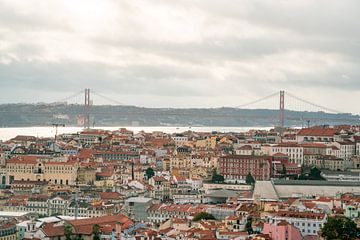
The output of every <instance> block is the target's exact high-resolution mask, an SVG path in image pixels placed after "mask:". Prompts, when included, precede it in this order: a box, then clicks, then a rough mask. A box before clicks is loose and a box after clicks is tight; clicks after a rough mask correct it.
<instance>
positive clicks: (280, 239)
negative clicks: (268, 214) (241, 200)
mask: <svg viewBox="0 0 360 240" xmlns="http://www.w3.org/2000/svg"><path fill="white" fill-rule="evenodd" d="M263 234H269V236H270V237H271V238H272V239H275V240H301V239H302V236H301V232H300V230H299V229H298V228H296V227H295V226H293V225H291V224H290V223H288V222H286V221H281V222H279V223H278V224H276V225H275V224H273V223H272V224H270V223H265V224H264V229H263Z"/></svg>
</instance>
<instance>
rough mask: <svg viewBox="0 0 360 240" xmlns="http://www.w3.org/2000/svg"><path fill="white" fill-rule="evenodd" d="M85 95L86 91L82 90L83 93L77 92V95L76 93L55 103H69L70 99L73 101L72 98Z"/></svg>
mask: <svg viewBox="0 0 360 240" xmlns="http://www.w3.org/2000/svg"><path fill="white" fill-rule="evenodd" d="M83 93H84V90H81V91H79V92H76V93H74V94H72V95H70V96H67V97H65V98H62V99H59V100H57V101H55V102H54V103H58V102H66V101H68V100H70V99H72V98H74V97H77V96H79V95H82V94H83Z"/></svg>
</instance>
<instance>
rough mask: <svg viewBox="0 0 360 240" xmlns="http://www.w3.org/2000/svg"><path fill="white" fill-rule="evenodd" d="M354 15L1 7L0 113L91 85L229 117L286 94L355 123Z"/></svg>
mask: <svg viewBox="0 0 360 240" xmlns="http://www.w3.org/2000/svg"><path fill="white" fill-rule="evenodd" d="M357 9H359V3H358V2H357V1H341V2H339V1H331V2H330V3H329V1H317V2H314V1H291V2H285V1H282V2H278V1H277V2H276V3H275V2H274V1H266V2H263V1H261V2H260V1H240V2H236V3H235V2H234V3H227V4H223V3H222V2H220V1H196V2H193V1H191V2H190V1H177V2H176V3H172V2H168V1H156V2H155V1H86V3H85V2H82V1H76V2H71V3H70V2H66V1H52V2H51V3H50V2H43V1H0V13H1V14H0V20H1V21H0V32H1V33H2V34H1V37H0V74H1V80H0V82H1V85H2V87H1V89H0V94H1V95H2V98H1V100H0V103H14V102H33V103H34V102H52V101H54V100H57V99H61V98H63V97H66V96H68V95H70V94H72V93H73V91H74V89H75V90H81V89H83V88H85V87H88V88H91V89H95V90H96V91H97V92H99V93H101V94H103V95H106V96H108V97H110V98H113V99H116V100H118V101H119V102H122V103H124V104H126V105H136V106H144V107H181V108H183V107H221V106H228V107H233V106H237V105H239V104H243V103H246V102H249V101H251V100H255V99H258V98H260V97H262V96H266V95H268V94H270V93H272V92H276V91H279V90H281V89H283V90H285V91H289V92H292V93H296V95H297V96H300V97H303V98H304V99H307V100H311V101H313V102H315V103H317V104H320V105H323V106H327V107H331V108H333V109H337V110H339V111H342V112H352V113H359V110H358V109H357V107H356V106H355V105H354V104H349V103H351V102H354V99H356V98H357V97H359V96H360V85H359V83H360V81H358V77H359V75H360V74H359V73H360V72H359V69H358V66H359V57H360V56H359V52H358V51H357V49H358V47H359V39H360V38H359V33H358V31H357V29H359V27H360V26H359V25H360V23H359V21H357V18H358V17H357ZM304 20H306V21H304ZM334 96H336V97H334ZM98 103H99V104H102V103H107V102H106V101H104V102H98ZM264 107H268V106H264Z"/></svg>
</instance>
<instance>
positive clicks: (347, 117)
mask: <svg viewBox="0 0 360 240" xmlns="http://www.w3.org/2000/svg"><path fill="white" fill-rule="evenodd" d="M90 95H91V96H90ZM79 96H83V97H84V102H83V115H82V117H83V126H84V128H89V127H90V125H91V120H90V115H91V114H92V111H91V109H92V107H93V106H94V101H93V96H95V97H99V98H101V99H102V100H105V101H107V102H110V103H111V104H113V105H117V106H125V104H123V103H122V102H120V101H118V100H116V99H113V98H111V97H109V96H106V95H105V94H101V93H98V92H96V91H93V90H90V89H89V88H86V89H85V91H84V90H81V91H78V92H76V93H74V94H72V95H70V96H68V97H66V98H62V99H60V100H58V101H56V102H54V103H53V104H55V105H56V103H63V102H68V101H70V100H71V99H73V98H75V97H79ZM263 103H266V104H265V105H266V106H268V107H263V106H264V104H263ZM230 108H235V109H273V110H276V111H277V112H278V114H277V115H278V116H277V123H278V124H277V125H278V126H281V127H284V126H285V122H286V120H298V121H302V122H304V121H305V122H307V124H309V122H310V121H315V122H316V120H321V119H317V118H316V117H303V116H296V117H294V116H287V114H286V113H287V111H298V112H321V113H329V114H333V116H334V118H333V119H332V118H331V117H327V118H326V120H330V121H332V120H336V121H338V122H344V123H349V122H351V123H353V124H354V123H356V121H357V120H359V119H356V117H354V115H352V114H350V113H344V112H341V111H339V110H336V109H332V108H329V107H326V106H322V105H319V104H316V103H314V102H312V101H310V100H306V99H303V98H301V97H299V96H296V95H294V94H292V93H289V92H286V91H283V90H281V91H279V92H274V93H272V94H269V95H267V96H264V97H261V98H259V99H255V100H253V101H249V102H246V103H243V104H241V105H237V106H232V107H230ZM96 114H108V113H106V112H99V111H97V112H96ZM128 114H136V113H135V112H128ZM156 114H157V115H158V114H159V113H156ZM164 114H165V115H168V116H169V115H179V113H172V112H166V113H164ZM187 114H191V113H188V112H183V113H181V115H182V116H186V115H187ZM335 114H336V115H335ZM335 116H336V117H335ZM203 117H206V116H204V115H203ZM211 117H216V116H215V115H214V114H212V115H211ZM218 117H226V116H224V115H221V116H218ZM241 117H242V118H250V119H251V118H252V119H254V118H263V119H264V118H273V116H262V115H254V114H251V115H249V116H246V115H243V116H241Z"/></svg>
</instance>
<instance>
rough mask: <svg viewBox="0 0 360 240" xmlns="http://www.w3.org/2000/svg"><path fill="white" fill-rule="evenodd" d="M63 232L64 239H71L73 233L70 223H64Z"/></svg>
mask: <svg viewBox="0 0 360 240" xmlns="http://www.w3.org/2000/svg"><path fill="white" fill-rule="evenodd" d="M64 233H65V239H66V240H71V236H72V235H73V227H72V226H71V225H70V224H65V227H64Z"/></svg>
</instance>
